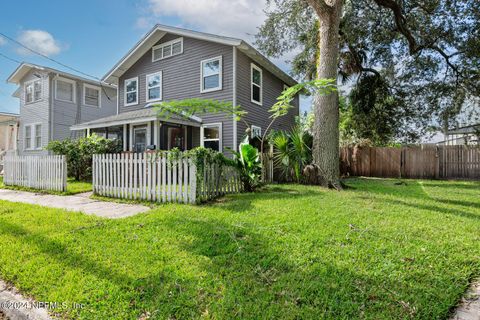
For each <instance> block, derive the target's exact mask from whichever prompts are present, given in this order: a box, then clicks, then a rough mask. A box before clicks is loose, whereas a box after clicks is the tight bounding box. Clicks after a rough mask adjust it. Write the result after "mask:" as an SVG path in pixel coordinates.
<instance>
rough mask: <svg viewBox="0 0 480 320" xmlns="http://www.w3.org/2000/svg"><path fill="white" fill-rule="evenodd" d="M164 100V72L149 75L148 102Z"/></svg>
mask: <svg viewBox="0 0 480 320" xmlns="http://www.w3.org/2000/svg"><path fill="white" fill-rule="evenodd" d="M156 100H162V72H161V71H160V72H157V73H154V74H149V75H147V102H149V101H156Z"/></svg>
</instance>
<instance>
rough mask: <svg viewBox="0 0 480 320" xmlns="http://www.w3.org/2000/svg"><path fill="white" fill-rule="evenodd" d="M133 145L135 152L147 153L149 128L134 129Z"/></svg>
mask: <svg viewBox="0 0 480 320" xmlns="http://www.w3.org/2000/svg"><path fill="white" fill-rule="evenodd" d="M133 145H134V147H135V150H134V151H135V152H137V153H142V152H145V148H146V146H147V128H135V129H133Z"/></svg>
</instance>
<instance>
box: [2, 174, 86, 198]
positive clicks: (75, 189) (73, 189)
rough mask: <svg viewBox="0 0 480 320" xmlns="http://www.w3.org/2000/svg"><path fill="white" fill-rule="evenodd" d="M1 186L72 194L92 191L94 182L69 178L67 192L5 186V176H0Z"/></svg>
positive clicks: (21, 189) (12, 188)
mask: <svg viewBox="0 0 480 320" xmlns="http://www.w3.org/2000/svg"><path fill="white" fill-rule="evenodd" d="M0 188H3V189H11V190H20V191H32V192H40V193H48V194H57V195H67V196H68V195H72V194H78V193H84V192H89V191H92V184H91V183H90V182H83V181H75V180H74V179H72V178H69V179H68V180H67V191H66V192H58V191H51V190H37V189H32V188H25V187H15V186H5V185H4V184H3V177H0Z"/></svg>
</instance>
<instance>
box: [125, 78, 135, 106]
mask: <svg viewBox="0 0 480 320" xmlns="http://www.w3.org/2000/svg"><path fill="white" fill-rule="evenodd" d="M132 80H135V81H136V83H137V85H136V89H135V92H136V93H137V99H136V100H135V102H132V103H127V82H128V81H132ZM131 92H133V91H131ZM137 104H138V77H135V78H130V79H125V81H124V82H123V105H124V106H125V107H128V106H135V105H137Z"/></svg>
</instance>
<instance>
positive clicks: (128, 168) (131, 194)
mask: <svg viewBox="0 0 480 320" xmlns="http://www.w3.org/2000/svg"><path fill="white" fill-rule="evenodd" d="M221 171H222V172H219V168H218V167H217V166H216V165H213V164H208V165H207V166H206V170H204V178H203V179H199V180H200V182H199V181H197V168H196V165H195V164H194V163H193V161H192V160H191V159H186V158H184V159H177V160H173V159H168V157H167V155H166V154H162V155H159V154H155V153H152V154H150V153H133V154H131V153H125V154H97V155H94V156H93V191H94V193H95V194H98V195H101V196H106V197H112V198H120V199H133V200H147V201H154V202H179V203H196V202H200V201H204V200H209V199H212V198H215V197H217V196H220V195H222V194H226V193H232V192H238V191H240V190H241V187H240V185H241V183H240V179H239V175H238V173H237V172H236V170H235V169H234V168H231V167H225V166H224V167H223V168H222V170H221Z"/></svg>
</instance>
